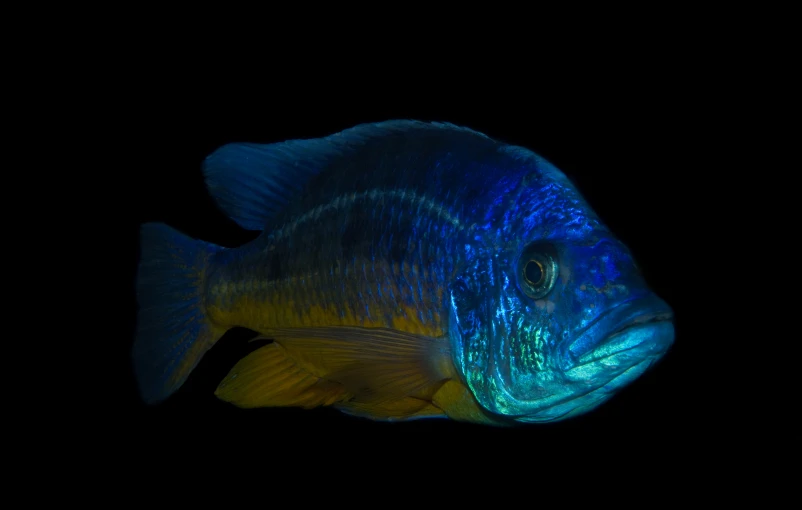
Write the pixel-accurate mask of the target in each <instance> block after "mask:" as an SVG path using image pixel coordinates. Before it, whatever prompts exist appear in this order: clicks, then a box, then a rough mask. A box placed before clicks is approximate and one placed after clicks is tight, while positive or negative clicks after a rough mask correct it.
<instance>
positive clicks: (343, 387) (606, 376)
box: [133, 121, 674, 425]
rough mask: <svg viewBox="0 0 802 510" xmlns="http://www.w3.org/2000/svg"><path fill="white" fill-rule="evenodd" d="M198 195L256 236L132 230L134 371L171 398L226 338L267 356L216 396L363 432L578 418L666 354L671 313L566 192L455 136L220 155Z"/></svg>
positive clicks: (527, 154)
mask: <svg viewBox="0 0 802 510" xmlns="http://www.w3.org/2000/svg"><path fill="white" fill-rule="evenodd" d="M204 174H205V177H206V182H207V185H208V187H209V190H210V193H211V194H212V196H213V197H214V198H215V199H216V200H217V203H218V205H219V206H220V207H221V208H222V209H223V211H224V212H226V213H227V214H228V215H229V216H230V217H231V218H232V219H234V221H236V222H237V223H238V224H239V225H241V226H242V227H244V228H246V229H251V230H260V231H261V234H260V235H259V236H258V237H257V238H256V239H255V240H253V241H252V242H250V243H247V244H245V245H243V246H241V247H238V248H232V249H226V248H222V247H218V246H214V245H211V244H208V243H204V242H202V241H195V240H192V239H189V238H188V237H186V236H184V235H182V234H180V233H178V232H177V231H175V230H173V229H171V228H170V227H168V226H166V225H163V224H146V225H144V226H143V228H142V234H141V235H142V238H141V240H142V242H141V244H142V257H141V263H140V271H139V277H138V295H139V301H140V311H139V316H138V330H137V335H136V339H135V342H134V349H133V359H134V367H135V370H136V375H137V379H138V382H139V387H140V390H141V393H142V396H143V399H144V400H145V401H147V402H151V403H155V402H158V401H161V400H163V399H165V398H167V397H168V396H169V395H170V394H172V393H173V392H174V391H175V390H177V389H178V387H180V386H181V384H182V383H183V382H184V381H185V380H186V378H187V377H188V375H189V373H190V372H191V370H192V369H193V368H194V367H195V366H196V365H197V363H198V362H199V360H200V359H201V357H202V356H203V354H204V353H205V352H206V351H208V349H209V348H211V346H212V345H214V343H215V342H216V341H217V340H218V339H219V338H220V337H221V336H222V335H223V334H224V333H225V331H226V330H227V329H229V328H232V327H235V326H239V327H245V328H249V329H251V330H254V331H256V332H258V333H259V336H260V337H263V338H268V339H272V340H273V342H272V343H270V344H268V345H265V346H264V347H261V348H259V349H257V350H256V351H254V352H253V353H251V354H249V355H248V356H246V357H245V358H243V359H242V360H241V361H240V362H239V363H237V365H236V366H235V367H233V368H232V370H231V372H230V373H229V375H228V376H227V377H226V378H225V379H224V380H223V381H222V382H221V383H220V386H219V387H218V389H217V391H216V394H217V395H218V397H220V398H222V399H223V400H226V401H229V402H232V403H233V404H235V405H238V406H240V407H262V406H298V407H305V408H312V407H317V406H327V405H328V406H335V407H337V408H339V409H341V410H343V411H344V412H347V413H350V414H355V415H358V416H364V417H367V418H371V419H377V420H409V419H416V418H426V417H450V418H452V419H456V420H461V421H470V422H477V423H485V424H493V425H505V424H511V423H520V422H543V421H555V420H560V419H564V418H566V417H569V416H575V415H577V414H581V413H583V412H587V411H589V410H591V409H593V408H595V407H596V406H598V405H599V404H601V403H602V402H603V401H605V400H607V399H608V398H609V397H610V396H611V395H612V394H614V392H615V391H616V390H617V389H618V388H621V387H623V386H625V385H626V384H628V383H630V382H631V381H633V380H634V379H635V378H637V377H638V376H639V375H640V374H641V373H643V371H645V370H646V369H647V368H648V367H649V366H650V365H651V364H652V363H653V362H654V361H656V360H657V359H659V358H660V357H661V356H662V355H663V354H664V353H665V352H666V350H667V349H668V347H669V346H670V345H671V343H672V342H673V335H674V334H673V326H672V323H671V310H670V308H669V307H668V305H667V304H666V303H664V302H663V301H662V300H660V299H659V298H658V297H657V296H655V295H654V294H653V293H652V292H651V291H650V290H649V289H648V287H647V286H646V284H645V282H644V281H643V279H642V278H641V276H640V274H639V273H638V270H637V268H636V266H635V264H634V261H633V260H632V256H631V254H630V253H629V251H628V249H627V248H626V246H624V245H623V244H622V243H621V242H620V241H619V240H617V239H616V238H615V237H614V236H613V234H612V233H611V232H610V231H609V230H608V229H607V227H606V226H605V225H604V224H603V223H602V222H601V221H600V220H599V218H598V217H597V216H596V214H595V213H594V212H593V211H592V209H591V208H590V207H589V206H588V204H587V203H586V202H585V200H584V199H583V198H582V196H581V195H580V193H579V192H578V191H577V190H576V188H575V187H574V186H573V185H572V183H571V182H570V181H569V180H568V179H567V178H566V176H565V175H564V174H563V173H562V172H560V171H559V170H557V169H556V168H555V167H554V166H552V165H551V164H550V163H548V162H547V161H546V160H544V159H543V158H541V157H539V156H537V155H536V154H534V153H532V152H531V151H529V150H527V149H524V148H521V147H515V146H510V145H507V144H504V143H500V142H498V141H495V140H493V139H491V138H489V137H487V136H485V135H483V134H481V133H477V132H475V131H472V130H470V129H467V128H462V127H457V126H453V125H450V124H438V123H423V122H416V121H389V122H383V123H377V124H365V125H361V126H357V127H355V128H352V129H349V130H345V131H343V132H341V133H338V134H335V135H332V136H329V137H326V138H321V139H314V140H293V141H288V142H284V143H279V144H269V145H258V144H229V145H226V146H223V147H221V148H220V149H218V150H217V151H215V152H214V153H213V154H211V155H210V156H209V157H208V158H207V159H206V160H205V162H204Z"/></svg>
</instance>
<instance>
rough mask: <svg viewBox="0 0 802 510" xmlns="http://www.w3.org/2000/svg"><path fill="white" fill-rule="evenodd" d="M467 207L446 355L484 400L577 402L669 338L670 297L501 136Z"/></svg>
mask: <svg viewBox="0 0 802 510" xmlns="http://www.w3.org/2000/svg"><path fill="white" fill-rule="evenodd" d="M499 158H500V159H499V161H500V163H499V164H498V167H497V168H499V169H500V170H501V171H499V172H498V175H499V178H498V180H497V181H496V182H495V183H494V185H493V187H492V189H489V190H488V192H487V193H486V194H484V195H483V196H482V197H481V199H478V200H481V203H478V202H477V203H475V204H472V207H471V209H472V210H474V211H481V214H483V216H481V217H477V218H476V219H477V220H478V221H477V225H478V227H477V228H478V230H479V232H478V233H477V235H476V236H475V238H474V239H475V242H474V243H472V244H470V245H469V246H466V252H467V257H466V259H467V262H466V264H465V265H464V266H463V267H461V268H460V271H459V274H458V275H457V277H456V279H455V280H454V281H453V282H452V283H451V285H450V314H451V317H450V319H451V320H450V326H449V327H450V335H451V343H452V348H453V356H454V361H455V364H456V366H457V367H458V370H459V371H460V372H461V376H462V377H463V379H464V381H465V383H466V384H467V385H468V387H469V388H470V389H471V391H472V392H473V394H474V396H475V397H476V399H477V400H478V402H479V403H480V404H481V405H482V406H483V407H484V408H485V409H487V410H488V411H490V412H492V413H495V414H498V415H503V416H506V417H509V418H511V419H514V420H515V421H519V422H547V421H556V420H560V419H564V418H567V417H570V416H576V415H578V414H582V413H584V412H587V411H589V410H591V409H593V408H595V407H597V406H598V405H599V404H601V403H602V402H604V401H605V400H607V399H608V398H610V397H611V396H612V395H613V394H614V393H615V391H616V390H618V389H620V388H622V387H623V386H625V385H627V384H629V383H630V382H632V381H633V380H634V379H635V378H637V377H638V376H640V375H641V374H642V373H643V372H644V371H645V370H646V369H648V368H649V366H651V365H652V364H653V363H654V362H655V361H656V360H658V359H659V358H660V357H661V356H662V355H663V354H664V353H665V352H666V351H667V349H668V348H669V346H670V345H671V344H672V342H673V340H674V328H673V325H672V322H671V316H672V315H671V309H670V308H669V306H668V305H667V304H666V303H665V302H664V301H662V300H661V299H660V298H659V297H657V296H656V295H655V294H654V293H653V292H651V291H650V290H649V288H648V287H647V285H646V283H645V282H644V280H643V278H642V276H641V275H640V273H639V270H638V268H637V266H636V265H635V262H634V261H633V259H632V256H631V254H630V252H629V250H628V249H627V247H626V246H624V245H623V244H622V243H621V242H620V241H619V240H617V239H616V238H615V237H614V236H613V234H612V233H611V232H610V231H609V230H608V229H607V228H606V227H605V226H604V225H603V224H602V223H601V222H600V221H599V219H598V218H597V217H596V215H595V214H594V212H593V211H592V210H591V209H590V207H589V206H588V205H587V203H586V202H585V201H584V199H583V198H582V197H581V196H580V194H579V193H578V192H577V190H576V189H575V188H574V187H573V185H572V184H571V183H570V181H568V179H567V178H566V177H565V176H564V175H563V174H562V173H561V172H560V171H558V170H557V169H556V168H554V167H553V166H552V165H550V164H549V163H548V162H546V161H544V160H543V159H541V158H539V157H537V156H535V155H534V154H533V153H531V152H529V151H526V150H523V149H519V148H510V147H506V148H504V149H502V150H501V151H500V153H499Z"/></svg>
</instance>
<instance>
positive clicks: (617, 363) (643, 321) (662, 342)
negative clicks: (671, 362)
mask: <svg viewBox="0 0 802 510" xmlns="http://www.w3.org/2000/svg"><path fill="white" fill-rule="evenodd" d="M673 318H674V314H673V312H672V310H671V308H670V307H669V306H668V305H667V304H666V303H665V302H664V301H662V300H661V299H659V298H657V297H655V296H651V297H648V298H640V299H634V300H629V301H626V302H624V303H622V304H621V305H619V306H617V307H615V308H613V309H612V310H610V311H609V312H607V313H606V314H604V315H602V316H601V317H599V318H598V319H597V320H596V321H594V322H593V323H592V324H590V325H589V326H587V327H586V328H585V330H583V332H582V333H581V334H580V335H578V337H577V339H576V340H575V341H574V342H572V343H571V344H570V345H569V346H568V348H567V352H565V353H564V357H563V360H564V368H565V369H566V372H565V373H566V375H567V376H568V377H569V378H572V379H573V378H585V377H587V376H588V375H589V373H588V368H587V367H589V366H590V365H593V366H594V372H598V371H599V369H600V368H607V369H609V371H612V372H618V371H623V370H626V369H628V368H630V367H632V366H634V365H636V364H638V363H640V362H641V361H643V360H644V359H647V358H651V359H656V358H659V357H660V356H662V355H663V354H664V353H665V352H666V351H667V350H668V348H669V347H670V346H671V345H672V344H673V342H674V325H673Z"/></svg>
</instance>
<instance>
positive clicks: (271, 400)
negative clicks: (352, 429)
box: [215, 343, 349, 409]
mask: <svg viewBox="0 0 802 510" xmlns="http://www.w3.org/2000/svg"><path fill="white" fill-rule="evenodd" d="M215 395H217V397H218V398H220V399H221V400H225V401H226V402H231V403H232V404H234V405H236V406H238V407H246V408H250V407H303V408H307V409H308V408H312V407H317V406H327V405H331V404H333V403H334V402H337V401H339V400H344V399H347V398H348V397H349V395H348V394H347V391H346V390H345V387H344V386H343V385H342V384H339V383H336V382H331V381H328V380H325V379H321V378H320V377H316V376H315V375H313V374H311V373H309V372H308V371H306V370H304V368H303V367H301V366H299V364H298V363H297V362H296V361H295V360H293V359H292V358H291V357H289V356H288V355H287V351H286V350H285V349H284V348H283V347H282V346H281V345H279V344H277V343H272V344H269V345H266V346H264V347H261V348H259V349H257V350H255V351H253V352H252V353H250V354H248V355H247V356H245V357H244V358H243V359H241V360H240V361H239V362H238V363H237V364H236V365H235V366H234V368H232V369H231V371H230V372H229V373H228V375H227V376H226V378H225V379H223V381H222V382H221V383H220V385H219V386H218V387H217V390H216V391H215Z"/></svg>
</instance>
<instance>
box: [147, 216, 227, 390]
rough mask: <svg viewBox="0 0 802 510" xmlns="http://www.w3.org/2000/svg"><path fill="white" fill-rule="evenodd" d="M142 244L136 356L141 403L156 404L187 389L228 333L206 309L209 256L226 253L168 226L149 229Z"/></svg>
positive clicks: (160, 224) (157, 224)
mask: <svg viewBox="0 0 802 510" xmlns="http://www.w3.org/2000/svg"><path fill="white" fill-rule="evenodd" d="M140 241H141V243H140V244H141V256H140V263H139V274H138V275H137V298H138V300H139V314H138V316H137V331H136V338H135V339H134V347H133V353H132V354H133V362H134V373H135V374H136V378H137V382H138V383H139V390H140V393H141V395H142V399H143V400H144V401H145V402H147V403H149V404H155V403H157V402H159V401H161V400H164V399H166V398H167V397H169V396H170V395H171V394H173V393H174V392H175V391H176V390H178V388H180V387H181V385H182V384H184V381H186V380H187V377H189V374H190V373H191V372H192V369H194V368H195V366H197V364H198V362H199V361H200V359H201V358H202V357H203V355H204V353H205V352H206V351H208V350H209V349H210V348H211V347H212V346H213V345H214V344H215V342H217V340H219V339H220V337H221V336H222V335H223V333H224V332H225V330H224V329H222V328H219V327H215V326H213V325H212V324H211V323H210V322H209V320H208V318H207V317H206V311H205V309H204V307H203V281H204V278H205V274H206V269H207V267H208V264H209V259H210V256H211V255H212V254H213V253H214V252H216V251H219V250H222V249H223V248H221V247H219V246H215V245H213V244H208V243H204V242H202V241H196V240H194V239H191V238H189V237H187V236H185V235H184V234H181V233H180V232H178V231H177V230H174V229H172V228H170V227H168V226H167V225H165V224H163V223H147V224H144V225H143V226H142V229H141V231H140Z"/></svg>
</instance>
